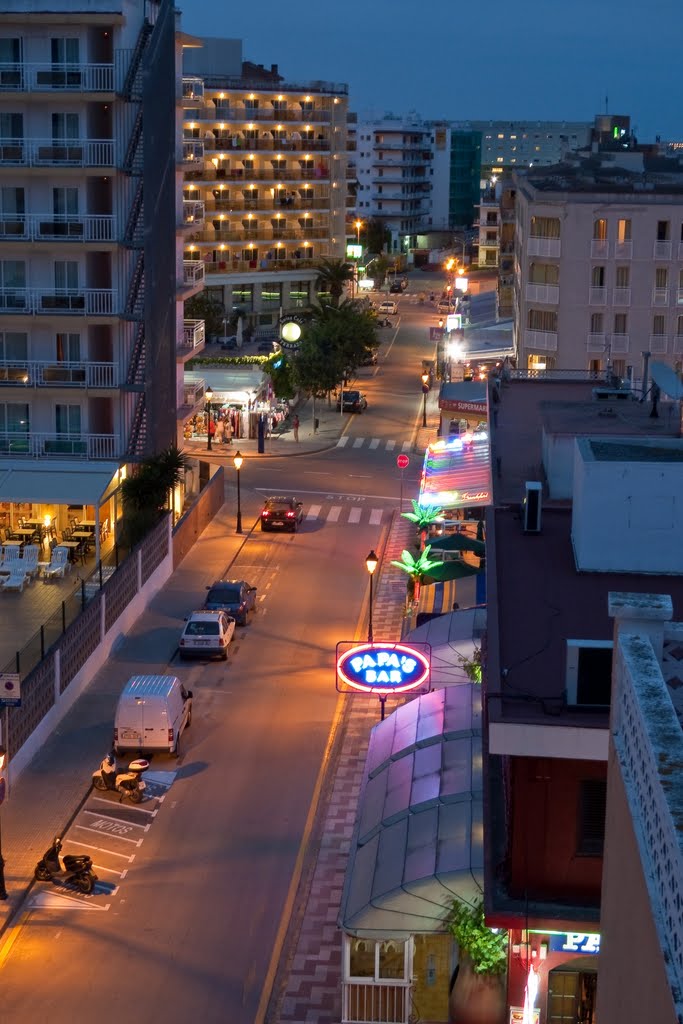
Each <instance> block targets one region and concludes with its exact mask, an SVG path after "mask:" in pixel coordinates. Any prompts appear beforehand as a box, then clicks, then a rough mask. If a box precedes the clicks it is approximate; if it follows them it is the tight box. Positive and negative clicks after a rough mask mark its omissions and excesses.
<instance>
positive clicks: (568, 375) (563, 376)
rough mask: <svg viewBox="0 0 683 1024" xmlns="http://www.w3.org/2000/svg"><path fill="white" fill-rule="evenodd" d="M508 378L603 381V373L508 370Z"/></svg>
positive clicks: (559, 370) (593, 371) (591, 371)
mask: <svg viewBox="0 0 683 1024" xmlns="http://www.w3.org/2000/svg"><path fill="white" fill-rule="evenodd" d="M507 372H509V374H510V380H593V381H603V380H604V379H605V378H604V374H603V373H601V372H599V371H596V370H561V369H552V370H534V369H527V370H509V371H507Z"/></svg>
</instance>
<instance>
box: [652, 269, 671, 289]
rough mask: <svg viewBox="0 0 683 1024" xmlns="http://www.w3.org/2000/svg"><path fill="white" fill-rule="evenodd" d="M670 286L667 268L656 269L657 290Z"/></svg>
mask: <svg viewBox="0 0 683 1024" xmlns="http://www.w3.org/2000/svg"><path fill="white" fill-rule="evenodd" d="M668 285H669V272H668V270H667V269H666V267H656V268H655V288H667V287H668Z"/></svg>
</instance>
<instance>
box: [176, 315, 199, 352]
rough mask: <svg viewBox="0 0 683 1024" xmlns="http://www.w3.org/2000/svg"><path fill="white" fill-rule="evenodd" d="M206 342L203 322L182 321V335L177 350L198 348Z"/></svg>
mask: <svg viewBox="0 0 683 1024" xmlns="http://www.w3.org/2000/svg"><path fill="white" fill-rule="evenodd" d="M205 341H206V324H205V323H204V321H203V320H183V335H182V340H181V341H180V343H179V345H178V348H182V349H195V348H199V347H200V346H201V345H203V344H204V342H205Z"/></svg>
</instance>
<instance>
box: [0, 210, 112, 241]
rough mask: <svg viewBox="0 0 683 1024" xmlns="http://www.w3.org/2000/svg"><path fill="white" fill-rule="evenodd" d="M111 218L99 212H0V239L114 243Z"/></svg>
mask: <svg viewBox="0 0 683 1024" xmlns="http://www.w3.org/2000/svg"><path fill="white" fill-rule="evenodd" d="M114 233H115V219H114V217H112V216H110V215H108V214H103V215H99V214H98V215H90V214H89V215H83V216H81V215H79V214H73V215H71V214H56V213H35V214H29V215H24V214H0V239H1V240H3V241H9V242H12V241H16V242H115V241H116V240H117V239H116V238H115V237H114Z"/></svg>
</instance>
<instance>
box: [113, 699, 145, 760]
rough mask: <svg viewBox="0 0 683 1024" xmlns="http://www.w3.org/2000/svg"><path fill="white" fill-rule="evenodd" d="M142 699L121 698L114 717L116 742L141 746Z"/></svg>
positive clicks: (142, 736)
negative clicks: (116, 731) (116, 734)
mask: <svg viewBox="0 0 683 1024" xmlns="http://www.w3.org/2000/svg"><path fill="white" fill-rule="evenodd" d="M143 715H144V701H143V700H140V699H134V700H122V701H121V702H120V704H119V708H118V715H117V717H116V727H117V729H118V737H117V738H118V742H119V743H121V744H122V745H123V746H127V747H139V748H141V747H142V742H143V739H144V736H145V732H144V729H143V724H142V723H143Z"/></svg>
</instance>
